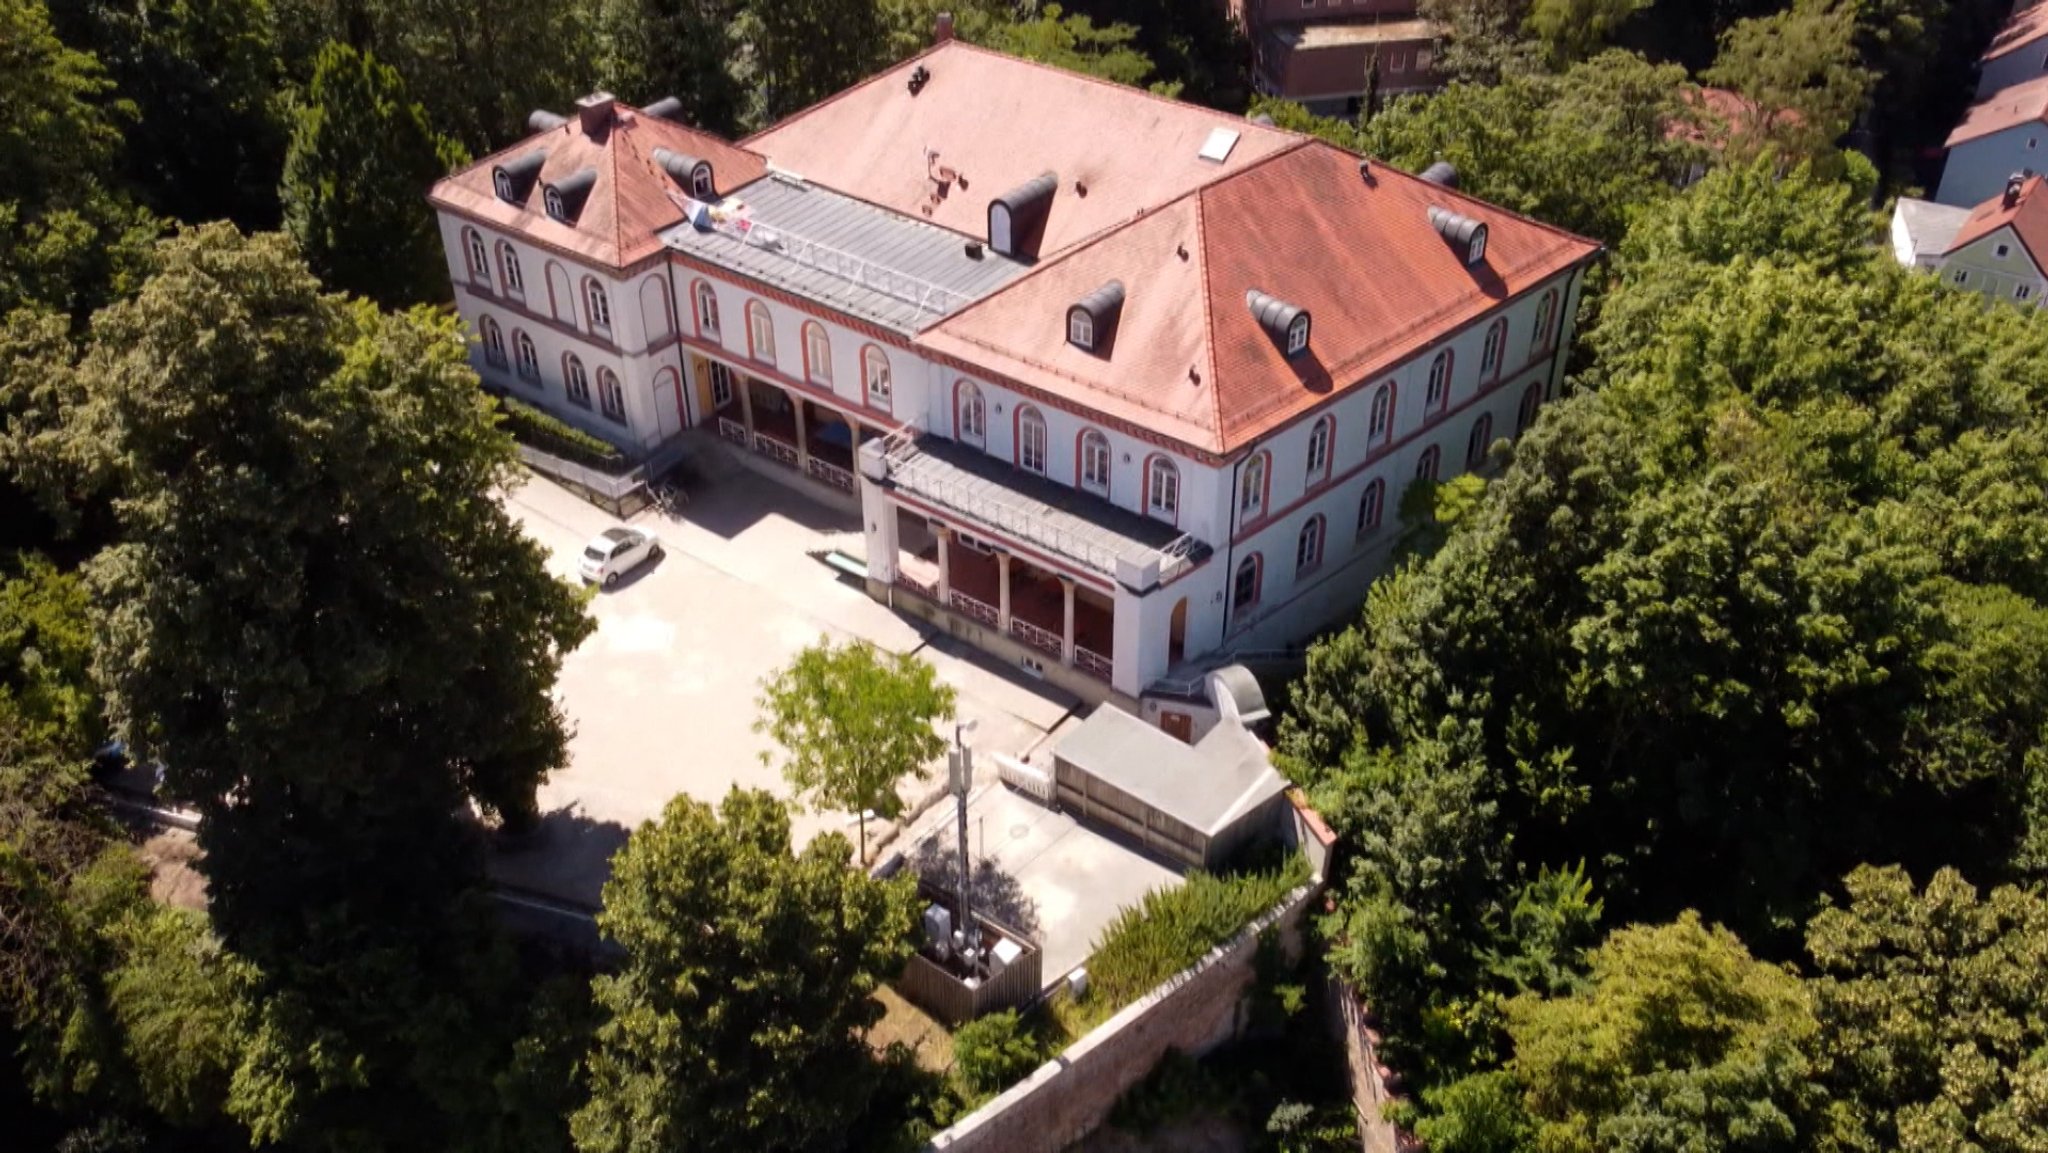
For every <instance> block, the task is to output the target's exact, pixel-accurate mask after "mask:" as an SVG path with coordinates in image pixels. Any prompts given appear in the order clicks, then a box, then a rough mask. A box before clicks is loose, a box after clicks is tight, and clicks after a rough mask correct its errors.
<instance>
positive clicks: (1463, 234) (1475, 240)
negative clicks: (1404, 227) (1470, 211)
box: [1429, 204, 1486, 268]
mask: <svg viewBox="0 0 2048 1153" xmlns="http://www.w3.org/2000/svg"><path fill="white" fill-rule="evenodd" d="M1429 223H1430V224H1431V225H1432V226H1433V227H1435V229H1436V230H1437V232H1438V233H1439V234H1441V235H1442V236H1443V238H1444V242H1445V243H1447V244H1449V245H1450V246H1451V247H1452V248H1453V249H1455V250H1456V251H1457V252H1458V253H1459V256H1460V259H1462V260H1463V261H1464V262H1465V267H1467V268H1474V267H1477V266H1478V265H1479V264H1481V263H1482V262H1484V261H1485V260H1486V225H1485V224H1483V223H1481V222H1479V221H1477V220H1474V219H1472V218H1471V217H1469V216H1462V215H1460V214H1458V213H1456V212H1452V211H1451V210H1450V209H1448V208H1438V207H1437V206H1436V205H1434V204H1432V205H1430V206H1429Z"/></svg>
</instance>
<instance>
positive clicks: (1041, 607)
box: [896, 509, 1116, 684]
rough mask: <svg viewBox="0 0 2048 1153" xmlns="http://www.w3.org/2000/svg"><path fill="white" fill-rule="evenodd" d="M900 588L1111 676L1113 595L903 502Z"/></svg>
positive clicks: (1099, 677)
mask: <svg viewBox="0 0 2048 1153" xmlns="http://www.w3.org/2000/svg"><path fill="white" fill-rule="evenodd" d="M896 516H897V521H898V523H897V539H898V540H899V541H902V542H903V543H904V547H903V550H902V552H901V554H900V555H899V557H898V559H897V568H896V584H897V587H899V588H902V589H905V590H907V591H909V592H912V593H915V594H916V595H918V596H921V597H924V598H925V599H927V600H930V601H934V602H936V603H938V604H940V605H943V606H945V607H946V608H949V609H952V610H953V611H954V612H957V613H959V614H961V615H962V616H965V617H968V618H970V619H973V620H975V621H978V622H980V623H981V624H983V625H986V626H988V627H989V628H993V629H996V630H997V631H999V632H1001V633H1002V634H1003V635H1005V636H1007V637H1010V638H1012V639H1014V640H1016V641H1017V642H1018V643H1020V644H1022V645H1025V646H1027V647H1029V648H1031V649H1034V650H1036V651H1037V652H1039V653H1042V654H1044V656H1046V657H1047V658H1048V659H1051V660H1055V661H1058V662H1060V663H1061V664H1063V665H1066V666H1069V667H1071V668H1075V669H1079V670H1080V671H1082V672H1084V673H1086V674H1088V675H1089V676H1091V677H1094V678H1095V679H1096V680H1099V681H1101V682H1103V683H1104V684H1107V683H1109V681H1110V677H1111V674H1112V671H1113V670H1114V668H1115V667H1116V602H1115V600H1114V599H1113V598H1112V597H1111V595H1110V594H1108V593H1106V592H1102V591H1100V590H1098V589H1094V588H1090V587H1089V586H1088V585H1086V584H1084V583H1082V582H1080V581H1078V580H1076V579H1074V578H1073V577H1072V576H1069V575H1066V574H1063V573H1057V572H1054V571H1052V570H1051V569H1049V568H1045V567H1042V566H1040V565H1035V564H1033V563H1031V562H1030V561H1028V560H1026V559H1025V558H1023V557H1021V556H1016V555H1013V554H1012V553H1010V552H1007V551H1004V550H1002V549H1000V548H998V547H995V546H991V545H989V544H986V543H984V542H982V541H980V540H979V539H978V538H976V537H974V536H972V535H969V534H965V533H956V532H954V531H953V530H952V529H950V528H947V527H945V526H937V527H934V526H931V525H930V524H929V523H927V522H926V521H925V520H924V518H922V517H920V516H917V515H916V514H914V513H912V512H910V511H908V510H905V509H898V510H897V513H896Z"/></svg>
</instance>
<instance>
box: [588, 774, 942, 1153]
mask: <svg viewBox="0 0 2048 1153" xmlns="http://www.w3.org/2000/svg"><path fill="white" fill-rule="evenodd" d="M849 847H850V846H848V845H847V843H846V838H844V837H842V836H840V835H839V834H837V833H827V834H824V835H822V836H820V837H818V838H816V839H814V840H813V841H812V842H811V843H810V844H809V845H807V846H805V847H804V849H803V851H802V852H801V853H796V854H794V855H792V853H791V848H790V833H789V817H788V814H787V813H786V812H785V811H784V809H783V807H782V805H781V803H780V802H778V801H776V800H775V799H774V798H773V797H771V796H769V795H768V794H766V793H763V792H759V791H752V792H749V791H743V790H740V789H737V788H735V789H734V790H733V791H732V792H731V793H729V794H727V796H726V799H725V801H724V803H723V804H722V805H721V806H720V807H719V810H718V811H717V812H716V813H714V812H713V811H712V809H711V807H710V806H709V805H706V804H703V803H702V802H699V801H694V800H691V799H689V798H688V797H678V798H676V799H675V800H673V801H671V802H669V804H668V807H667V808H666V809H665V810H663V812H662V817H661V820H659V821H658V822H649V823H647V824H644V825H642V826H641V827H640V828H639V829H638V830H637V831H635V832H634V834H633V836H632V837H631V838H630V839H629V840H628V841H627V842H626V845H625V847H624V848H622V849H620V850H619V854H618V856H616V857H615V858H613V861H612V875H611V879H610V880H608V881H606V882H605V887H604V911H603V912H602V913H600V914H599V916H598V925H599V927H600V928H601V929H602V930H603V931H604V934H605V936H607V937H608V938H610V939H611V940H613V941H616V942H617V943H618V944H619V946H620V947H621V948H622V949H623V950H624V951H625V960H624V962H623V964H622V965H621V967H620V968H619V970H618V972H616V973H615V974H610V975H606V976H601V977H598V978H597V979H596V981H595V982H594V983H593V989H594V991H595V995H596V999H597V1003H598V1005H599V1006H600V1008H601V1009H602V1011H603V1013H604V1015H605V1018H604V1021H603V1023H602V1024H601V1025H600V1026H599V1027H598V1030H597V1041H596V1045H595V1047H594V1048H593V1049H592V1050H591V1053H590V1056H589V1059H588V1066H589V1078H590V1093H591V1097H590V1102H589V1104H587V1105H585V1106H584V1107H583V1108H582V1109H581V1110H579V1111H578V1112H577V1113H576V1115H575V1117H574V1119H573V1121H572V1124H571V1128H572V1130H573V1132H574V1133H575V1138H576V1145H577V1148H579V1149H581V1150H583V1153H680V1151H682V1150H689V1151H691V1153H698V1151H703V1153H721V1151H725V1150H732V1151H739V1150H747V1151H766V1153H776V1151H784V1150H788V1151H794V1150H821V1151H827V1153H829V1151H831V1150H836V1149H839V1148H841V1147H843V1143H844V1141H845V1136H846V1130H847V1128H848V1125H849V1124H850V1123H851V1122H852V1121H853V1120H854V1119H855V1118H857V1117H858V1116H859V1115H860V1114H861V1112H862V1111H863V1109H865V1107H866V1105H867V1102H868V1098H869V1096H870V1095H871V1094H872V1093H873V1091H874V1089H875V1087H876V1085H877V1084H878V1082H879V1080H880V1077H881V1071H882V1067H881V1065H880V1064H879V1063H878V1062H877V1061H876V1060H875V1059H874V1058H873V1057H872V1055H871V1054H870V1053H869V1052H868V1049H867V1045H866V1042H865V1041H864V1040H863V1039H862V1033H863V1032H864V1031H865V1030H866V1029H867V1028H868V1027H869V1026H870V1025H872V1024H873V1023H874V1022H875V1021H876V1020H877V1019H878V1018H879V1017H880V1016H881V1006H880V1003H879V1002H878V1001H876V1000H875V999H874V992H875V989H876V988H877V986H879V985H880V983H881V982H882V981H883V980H885V979H887V978H889V977H892V976H894V975H895V973H896V972H897V970H898V969H899V968H900V967H901V966H902V964H903V962H904V960H905V959H906V958H907V957H908V956H909V952H910V934H911V930H912V928H913V927H914V926H915V924H916V895H915V890H914V888H913V884H912V881H911V879H910V877H909V876H908V875H907V874H906V875H904V876H901V877H898V878H896V879H894V880H890V881H878V880H875V879H873V878H870V877H869V876H868V875H867V874H866V873H864V872H861V871H858V870H852V869H848V868H847V867H846V858H847V852H846V850H847V849H848V848H849Z"/></svg>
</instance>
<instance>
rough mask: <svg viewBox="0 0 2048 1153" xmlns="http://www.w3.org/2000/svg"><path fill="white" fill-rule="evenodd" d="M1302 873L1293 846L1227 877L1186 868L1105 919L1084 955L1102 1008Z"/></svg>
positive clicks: (1195, 955)
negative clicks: (1177, 880)
mask: <svg viewBox="0 0 2048 1153" xmlns="http://www.w3.org/2000/svg"><path fill="white" fill-rule="evenodd" d="M1306 880H1308V859H1307V858H1306V857H1304V856H1302V855H1301V854H1299V853H1296V854H1294V855H1293V856H1291V857H1289V858H1288V859H1287V861H1286V862H1285V863H1283V864H1282V865H1280V866H1279V867H1277V868H1273V869H1268V870H1261V871H1257V872H1245V873H1239V874H1236V875H1232V876H1217V875H1215V874H1211V873H1203V872H1193V873H1189V874H1188V877H1187V881H1186V883H1184V884H1182V885H1181V886H1180V887H1179V888H1176V889H1155V890H1153V891H1152V892H1150V893H1147V894H1145V899H1144V901H1142V902H1141V903H1139V904H1138V905H1135V906H1132V907H1128V908H1126V909H1124V911H1123V912H1122V913H1120V914H1118V915H1117V918H1116V920H1114V921H1112V922H1110V924H1109V927H1108V928H1107V929H1104V930H1103V932H1102V937H1101V939H1100V940H1099V941H1098V942H1097V943H1096V946H1095V952H1094V954H1093V955H1092V956H1091V957H1089V959H1088V974H1089V983H1090V984H1091V985H1092V986H1093V987H1094V994H1093V995H1094V996H1096V997H1099V998H1100V999H1101V1000H1102V1002H1104V1004H1103V1006H1102V1011H1107V1012H1114V1011H1115V1010H1116V1009H1119V1008H1122V1007H1123V1006H1125V1005H1128V1004H1130V1003H1131V1002H1132V1001H1135V1000H1137V999H1138V998H1139V997H1142V996H1144V995H1145V994H1146V993H1147V992H1149V991H1151V990H1152V989H1153V988H1154V987H1155V986H1157V985H1158V984H1159V983H1160V982H1162V981H1164V980H1166V979H1167V978H1168V977H1171V976H1173V975H1174V974H1175V973H1178V972H1180V971H1181V970H1182V969H1185V968H1187V967H1188V966H1190V965H1192V964H1194V963H1195V962H1196V961H1199V960H1201V959H1202V957H1203V956H1204V955H1205V954H1206V953H1208V952H1209V950H1211V949H1213V948H1215V947H1216V946H1218V945H1220V944H1222V943H1223V942H1225V941H1228V940H1229V939H1230V938H1231V937H1233V936H1235V935H1237V933H1238V931H1239V930H1241V929H1243V928H1244V927H1245V926H1246V925H1248V924H1250V923H1251V921H1252V919H1253V918H1255V917H1257V916H1258V915H1259V914H1261V913H1263V912H1265V911H1266V910H1268V909H1270V908H1272V907H1273V906H1274V905H1276V904H1278V903H1279V902H1280V898H1282V897H1284V896H1286V895H1287V894H1288V893H1289V892H1291V891H1292V890H1293V889H1294V888H1295V887H1296V886H1298V885H1300V884H1301V883H1303V882H1304V881H1306Z"/></svg>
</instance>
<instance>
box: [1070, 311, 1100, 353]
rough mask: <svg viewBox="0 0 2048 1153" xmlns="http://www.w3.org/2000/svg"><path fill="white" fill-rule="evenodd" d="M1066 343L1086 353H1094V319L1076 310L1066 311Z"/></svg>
mask: <svg viewBox="0 0 2048 1153" xmlns="http://www.w3.org/2000/svg"><path fill="white" fill-rule="evenodd" d="M1067 343H1068V344H1071V345H1073V346H1074V347H1075V348H1078V349H1082V350H1084V351H1087V352H1094V351H1095V318H1094V317H1092V316H1089V315H1088V314H1087V313H1086V312H1083V311H1082V310H1080V309H1078V308H1070V309H1068V310H1067Z"/></svg>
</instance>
